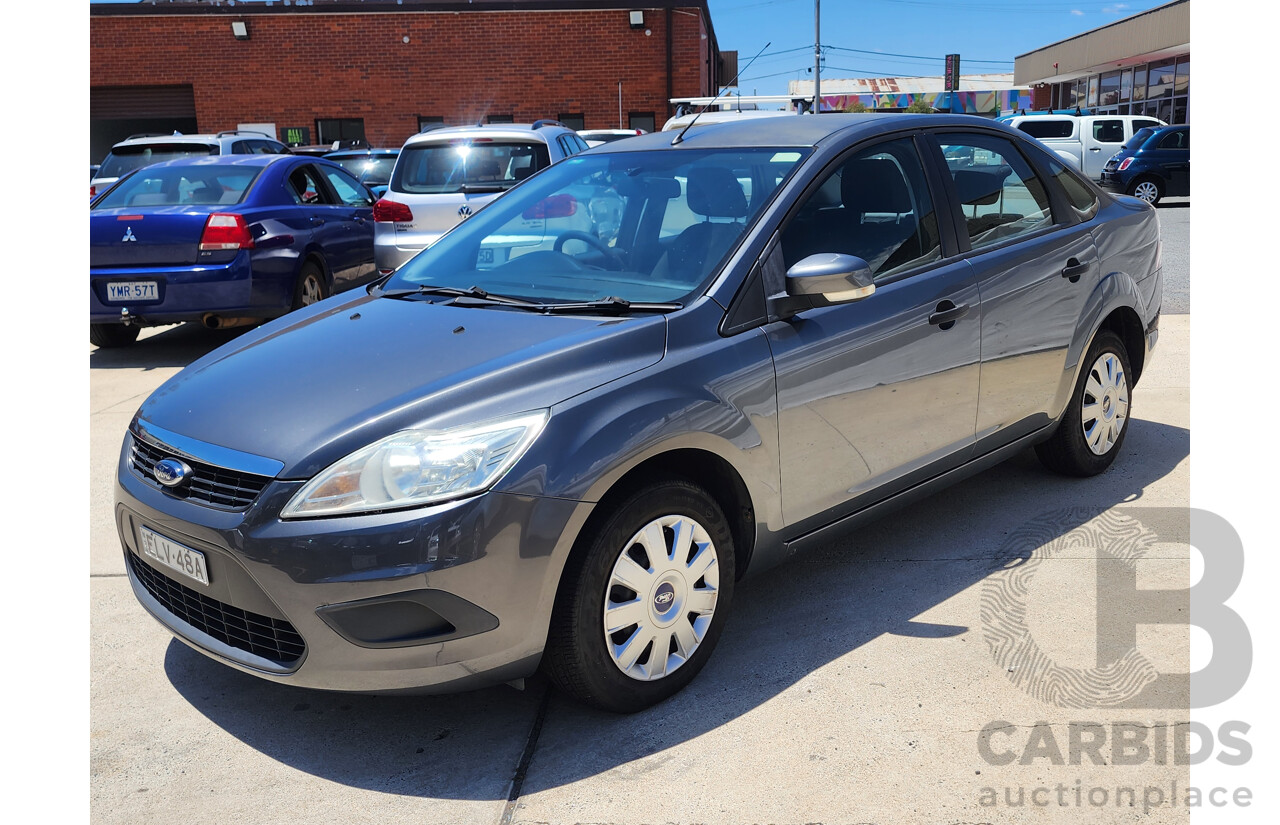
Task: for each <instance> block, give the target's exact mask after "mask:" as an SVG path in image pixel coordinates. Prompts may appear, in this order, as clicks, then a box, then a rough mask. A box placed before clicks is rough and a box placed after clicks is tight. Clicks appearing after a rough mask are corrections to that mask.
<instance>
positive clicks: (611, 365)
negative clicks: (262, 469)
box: [137, 293, 666, 478]
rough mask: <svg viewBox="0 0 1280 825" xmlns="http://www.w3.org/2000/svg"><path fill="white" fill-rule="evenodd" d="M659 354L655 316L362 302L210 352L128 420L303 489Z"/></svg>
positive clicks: (659, 325) (307, 312)
mask: <svg viewBox="0 0 1280 825" xmlns="http://www.w3.org/2000/svg"><path fill="white" fill-rule="evenodd" d="M431 300H434V301H440V300H442V299H439V298H433V299H431ZM665 345H666V319H665V318H664V317H663V316H660V315H638V316H632V317H622V318H617V317H612V318H610V317H587V316H578V315H572V316H568V315H565V316H560V315H541V314H537V313H530V312H523V311H513V310H506V309H497V308H463V307H452V306H446V305H440V304H432V303H429V302H428V301H425V300H417V299H413V300H405V299H391V298H371V297H369V296H367V295H364V294H363V293H361V295H360V296H359V297H358V298H354V299H347V300H345V301H343V300H338V302H337V303H335V302H334V301H333V300H330V301H325V302H322V303H320V304H316V305H314V306H312V307H308V308H306V309H303V310H301V311H299V312H295V313H292V314H290V315H288V316H285V317H284V318H281V319H278V320H276V321H274V322H272V323H270V324H267V325H265V326H263V327H260V328H258V329H257V330H254V331H252V332H250V333H247V334H246V335H243V336H241V337H240V338H238V339H236V340H235V341H232V342H230V343H228V344H226V345H224V346H223V347H221V348H219V349H217V350H215V351H213V352H211V353H209V354H208V355H206V356H205V357H203V358H201V359H200V360H198V361H196V362H194V363H192V364H191V365H190V366H188V367H187V368H186V369H184V370H183V371H182V372H180V373H178V374H177V375H175V376H174V377H173V378H171V379H169V380H168V381H167V382H165V383H164V384H163V385H161V386H160V387H159V389H157V390H156V391H155V392H154V393H153V394H152V395H151V396H150V397H149V398H148V399H147V400H146V401H145V402H144V403H143V404H142V406H141V408H140V409H139V410H138V413H137V417H138V419H140V420H141V421H143V422H145V423H148V424H152V425H155V426H157V427H160V428H162V429H164V430H168V431H170V432H173V433H177V434H179V435H181V436H185V437H187V438H192V439H195V440H197V441H200V442H204V443H206V444H211V445H217V446H220V447H225V448H229V449H232V450H238V451H241V452H245V453H250V454H253V455H258V456H262V457H266V458H271V459H275V460H278V461H280V462H283V464H284V469H283V471H282V472H281V473H280V477H282V478H307V477H310V476H312V475H314V474H315V473H316V472H318V471H320V470H322V469H323V468H324V467H327V466H328V465H329V464H332V463H333V462H334V461H337V460H338V459H340V458H342V457H343V456H345V455H347V454H348V453H350V452H352V451H354V450H357V449H359V448H361V447H364V446H365V445H367V444H369V443H372V442H373V441H376V440H378V439H380V438H383V437H385V436H387V435H390V434H392V433H395V432H397V431H399V430H403V429H406V428H409V427H416V426H427V427H430V428H432V429H445V428H450V427H456V426H462V425H466V424H469V423H478V422H481V421H486V420H490V419H493V418H498V417H501V416H505V415H511V414H517V413H522V412H527V411H530V410H536V409H545V408H549V407H551V406H552V405H554V404H556V403H558V402H561V401H563V400H565V399H568V398H571V397H573V396H574V395H577V394H579V393H583V392H586V391H588V390H591V389H593V388H595V387H598V386H600V385H601V384H604V383H606V382H608V381H611V380H615V379H617V378H620V377H622V376H625V375H627V374H629V373H632V372H635V371H637V370H640V369H643V368H644V367H646V366H648V365H650V364H653V363H656V362H657V361H659V360H660V359H661V358H662V355H663V352H664V349H665Z"/></svg>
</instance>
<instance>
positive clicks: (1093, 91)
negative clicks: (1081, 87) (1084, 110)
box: [1085, 74, 1098, 107]
mask: <svg viewBox="0 0 1280 825" xmlns="http://www.w3.org/2000/svg"><path fill="white" fill-rule="evenodd" d="M1085 105H1086V106H1090V107H1093V106H1097V105H1098V76H1097V75H1096V74H1095V75H1094V76H1093V77H1090V78H1089V102H1088V103H1086V104H1085Z"/></svg>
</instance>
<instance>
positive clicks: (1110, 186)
mask: <svg viewBox="0 0 1280 825" xmlns="http://www.w3.org/2000/svg"><path fill="white" fill-rule="evenodd" d="M1098 185H1099V186H1101V187H1102V188H1103V189H1106V190H1107V191H1108V192H1120V193H1123V192H1124V190H1125V187H1126V186H1128V185H1129V176H1128V175H1125V174H1124V173H1122V172H1108V171H1107V170H1105V169H1104V170H1102V176H1101V177H1099V178H1098Z"/></svg>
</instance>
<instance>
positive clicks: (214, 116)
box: [89, 9, 715, 146]
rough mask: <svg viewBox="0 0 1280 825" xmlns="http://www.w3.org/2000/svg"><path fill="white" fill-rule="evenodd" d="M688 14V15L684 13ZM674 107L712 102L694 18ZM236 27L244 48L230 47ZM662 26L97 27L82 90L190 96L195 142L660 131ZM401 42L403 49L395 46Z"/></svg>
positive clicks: (575, 16) (111, 23) (472, 22)
mask: <svg viewBox="0 0 1280 825" xmlns="http://www.w3.org/2000/svg"><path fill="white" fill-rule="evenodd" d="M692 11H693V10H692V9H691V10H689V12H692ZM671 19H672V56H673V71H672V75H673V76H672V89H671V91H672V96H676V97H678V96H695V95H705V94H709V93H710V94H714V91H715V90H713V89H711V83H710V80H709V77H708V71H707V63H708V51H709V45H708V44H709V42H710V41H709V40H703V39H702V36H703V34H704V33H705V30H704V25H703V23H702V19H701V16H700V15H699V14H696V13H688V12H686V11H685V10H677V11H673V12H672V14H671ZM233 20H245V21H246V22H247V23H248V26H249V33H250V39H249V40H236V39H234V38H233V37H232V34H231V23H232V21H233ZM666 21H667V14H666V12H665V11H663V10H658V9H649V10H646V11H645V24H646V27H647V28H648V30H649V31H650V32H651V34H650V35H646V34H645V30H644V29H632V28H630V26H629V25H628V20H627V12H626V10H610V11H554V12H473V13H461V14H454V13H426V12H398V13H360V14H324V13H283V14H248V15H245V16H244V17H240V16H237V15H233V14H226V13H217V14H208V15H173V16H167V15H155V14H151V15H139V16H92V17H91V18H90V43H91V50H90V59H89V81H90V85H91V86H128V85H162V84H163V85H167V84H188V83H189V84H191V85H192V86H193V87H194V90H195V101H196V117H197V121H198V123H199V127H200V130H201V131H204V132H213V131H219V130H223V129H233V128H235V126H236V125H237V124H239V123H263V122H267V123H275V124H276V126H277V128H279V129H283V128H284V127H286V126H307V127H310V128H311V130H312V139H313V140H314V139H316V137H317V136H316V134H315V120H316V119H317V118H335V117H361V118H364V123H365V135H366V138H367V139H368V141H369V143H370V144H373V145H387V146H399V145H400V144H401V143H403V142H404V140H405V139H406V138H407V137H408V136H409V135H411V134H413V133H414V132H416V131H417V125H418V122H417V117H418V116H419V115H424V116H443V117H444V118H445V122H446V123H447V124H450V125H454V124H463V123H475V122H477V121H479V120H482V119H483V118H484V117H485V116H486V115H488V114H511V115H513V116H514V117H515V120H516V121H517V122H529V121H532V120H536V119H538V118H540V117H552V118H554V117H555V116H556V115H557V114H559V113H561V112H565V113H576V112H581V113H583V115H584V116H585V121H586V126H587V128H615V127H617V125H618V81H619V80H621V81H622V110H623V117H624V119H625V117H626V115H627V113H628V112H631V111H652V112H654V113H655V114H656V115H657V124H658V126H659V128H660V127H661V125H662V123H663V122H664V121H665V120H666V119H667V114H668V108H667V102H666V101H667V75H666V71H667V56H666V29H665V26H666ZM405 36H408V37H409V43H407V44H406V43H404V42H403V38H404V37H405Z"/></svg>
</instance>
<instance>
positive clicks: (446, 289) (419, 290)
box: [370, 284, 539, 307]
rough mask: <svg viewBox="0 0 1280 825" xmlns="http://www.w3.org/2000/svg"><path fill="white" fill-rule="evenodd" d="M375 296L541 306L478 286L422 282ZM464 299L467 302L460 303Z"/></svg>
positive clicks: (486, 304)
mask: <svg viewBox="0 0 1280 825" xmlns="http://www.w3.org/2000/svg"><path fill="white" fill-rule="evenodd" d="M370 294H372V295H373V296H374V297H375V298H403V297H404V296H406V295H446V296H448V297H451V298H453V299H454V300H453V301H451V302H450V303H451V304H453V305H454V306H493V305H499V306H517V307H535V306H539V305H538V304H535V303H534V302H533V301H526V300H524V299H523V298H512V297H511V296H509V295H496V294H494V293H492V292H486V291H485V290H483V289H481V288H480V287H478V286H469V287H467V288H466V289H459V288H458V287H456V286H432V285H431V284H421V285H420V286H416V287H411V288H409V289H393V290H391V291H390V292H381V291H378V292H371V293H370ZM460 301H463V302H465V303H460Z"/></svg>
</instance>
